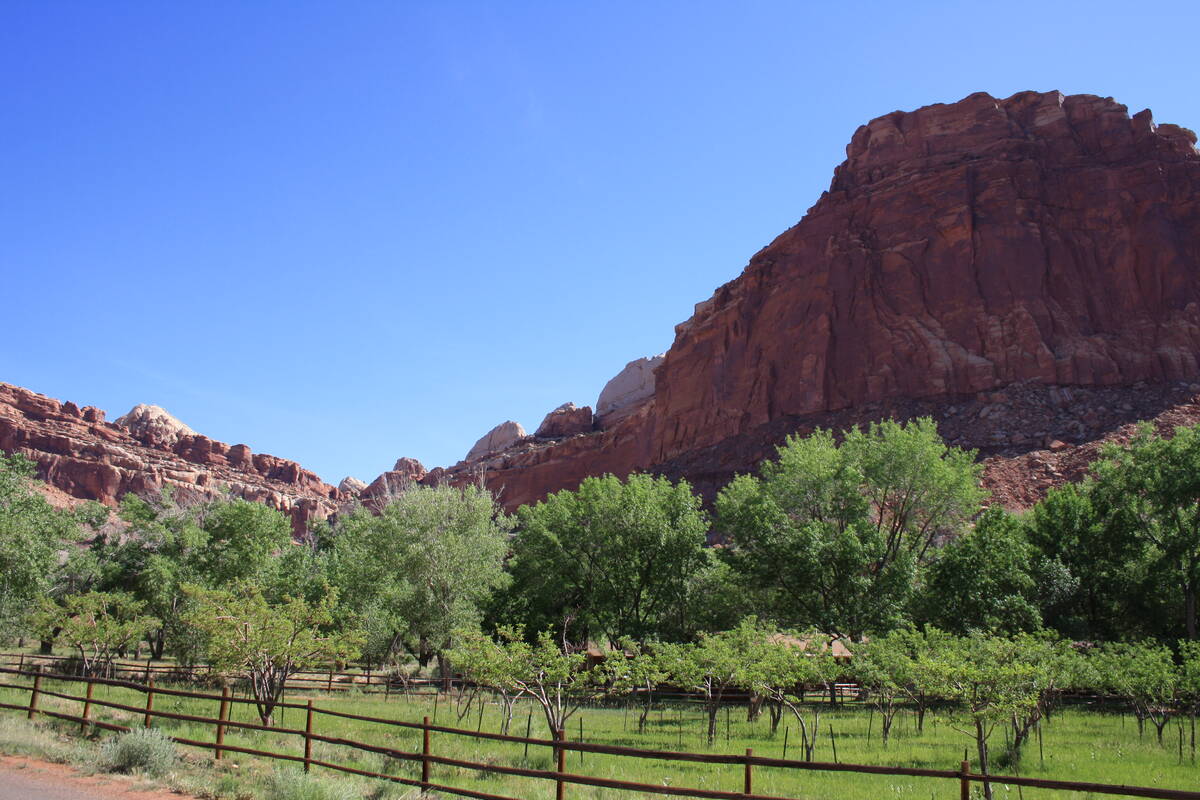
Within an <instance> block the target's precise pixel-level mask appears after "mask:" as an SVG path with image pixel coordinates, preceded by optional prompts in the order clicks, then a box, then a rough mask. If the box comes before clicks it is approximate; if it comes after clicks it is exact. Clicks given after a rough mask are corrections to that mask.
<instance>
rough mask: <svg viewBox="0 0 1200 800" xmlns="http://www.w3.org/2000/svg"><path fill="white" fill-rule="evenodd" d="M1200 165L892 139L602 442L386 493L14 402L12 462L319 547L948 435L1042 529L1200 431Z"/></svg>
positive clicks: (1035, 140) (602, 419) (896, 132)
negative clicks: (169, 497) (398, 518)
mask: <svg viewBox="0 0 1200 800" xmlns="http://www.w3.org/2000/svg"><path fill="white" fill-rule="evenodd" d="M1195 143H1196V136H1195V134H1193V133H1192V132H1191V131H1189V130H1187V129H1186V128H1181V127H1179V126H1176V125H1167V124H1162V125H1155V124H1154V122H1153V121H1152V119H1151V115H1150V112H1149V111H1142V112H1140V113H1137V114H1134V115H1132V116H1131V115H1130V114H1129V113H1128V110H1127V109H1126V108H1125V106H1122V105H1120V104H1119V103H1117V102H1115V101H1114V100H1112V99H1111V98H1100V97H1095V96H1091V95H1073V96H1063V95H1062V94H1060V93H1058V92H1048V93H1038V92H1022V93H1020V94H1016V95H1014V96H1012V97H1009V98H1007V99H1003V100H999V99H996V98H993V97H991V96H990V95H987V94H983V93H979V94H974V95H971V96H970V97H967V98H965V99H963V100H961V101H959V102H957V103H951V104H939V105H932V106H927V107H925V108H921V109H918V110H916V111H912V112H894V113H891V114H888V115H886V116H883V117H879V118H878V119H875V120H872V121H871V122H869V123H868V124H866V125H864V126H862V127H861V128H859V129H858V130H857V131H856V132H855V133H854V136H853V137H852V139H851V141H850V144H849V146H848V147H847V148H846V155H847V157H846V160H845V161H844V162H843V163H842V164H841V165H840V166H838V167H837V168H836V170H835V172H834V177H833V182H832V184H831V186H830V188H829V190H828V191H827V192H825V193H824V194H823V195H822V196H821V197H820V199H819V200H818V201H817V203H816V204H815V205H814V206H813V207H812V208H811V209H809V211H808V213H807V214H806V215H805V216H804V218H803V219H801V220H800V222H799V223H797V224H796V225H795V226H793V227H792V228H790V229H788V230H787V231H785V232H784V233H783V234H781V235H780V236H779V237H778V238H777V239H775V241H773V242H772V243H771V244H770V245H768V246H767V247H765V248H763V249H762V250H761V251H759V252H758V253H757V254H755V256H754V257H753V258H752V259H751V260H750V263H749V265H748V266H746V268H745V269H744V270H743V272H742V274H741V275H740V276H738V277H737V278H735V279H734V280H732V281H730V282H729V283H727V284H725V285H724V286H722V287H720V288H719V289H717V291H716V292H715V294H714V295H713V296H712V297H711V298H710V299H708V300H706V301H704V302H702V303H700V304H699V305H697V306H696V310H695V313H694V314H693V316H692V317H691V318H690V319H689V320H687V321H685V322H683V323H681V324H680V325H677V326H676V328H675V340H674V343H673V344H672V346H671V348H670V349H669V350H668V351H667V352H666V353H665V354H664V355H663V356H661V357H657V356H656V357H655V358H653V359H642V360H639V361H636V362H631V364H630V366H629V367H627V368H626V370H625V371H623V372H622V375H621V376H618V378H619V379H620V380H617V379H614V383H613V384H612V385H611V386H610V387H606V393H604V394H603V395H602V399H603V400H604V403H598V404H597V414H596V415H595V418H594V419H593V420H592V422H591V425H590V426H589V425H588V424H587V423H586V419H587V418H588V417H589V416H590V415H591V412H590V410H588V412H587V414H582V413H580V415H579V416H578V418H572V419H571V420H570V424H564V425H562V426H558V425H549V426H548V427H543V428H540V429H539V432H538V434H535V435H534V436H524V435H521V436H513V437H509V438H508V440H506V441H505V442H504V445H503V447H501V448H500V449H499V451H498V452H496V451H493V452H488V453H486V454H483V455H477V457H475V458H471V459H469V460H465V461H462V462H459V463H458V464H456V465H453V466H451V467H448V468H445V469H443V468H437V469H434V470H432V471H430V472H428V473H426V472H425V470H424V468H423V467H421V466H420V465H419V464H417V463H416V462H411V460H402V462H403V463H401V464H398V465H397V468H396V469H395V470H392V471H391V472H389V473H384V475H383V476H380V478H379V479H376V481H375V482H374V483H373V484H372V487H374V488H373V489H372V488H370V487H369V488H368V489H367V490H362V489H360V488H358V483H360V482H354V483H344V484H343V489H341V490H339V489H335V488H333V487H331V486H327V485H325V484H323V483H321V481H320V480H318V479H317V478H316V476H315V475H313V474H312V473H310V472H306V471H304V470H302V469H300V467H299V466H298V465H296V464H294V463H292V462H287V461H283V460H281V459H275V458H274V457H272V456H260V455H254V456H250V454H249V452H248V450H246V451H244V452H243V451H241V450H238V448H240V447H243V446H234V447H232V448H231V447H227V446H226V445H222V444H220V443H216V442H211V441H210V440H207V439H205V438H204V437H201V436H196V435H187V434H184V435H182V436H181V438H179V439H178V441H177V442H175V443H174V444H173V445H170V446H169V447H167V449H164V447H166V446H165V445H164V444H163V443H162V442H161V441H159V440H155V441H152V442H146V441H141V440H139V439H137V438H136V436H135V435H134V434H131V432H130V431H129V430H127V429H125V428H121V427H119V426H112V425H109V424H106V423H103V421H102V420H101V421H96V420H94V419H93V420H89V419H88V418H87V417H88V415H89V414H91V415H92V416H95V413H96V412H94V410H91V411H89V410H88V409H83V410H80V409H77V408H75V407H74V406H73V405H72V404H70V403H67V404H62V405H60V404H58V403H57V402H56V401H52V400H49V399H48V398H43V397H41V396H40V395H34V394H32V393H30V392H25V391H24V390H20V389H17V388H16V387H9V386H3V385H0V448H2V449H5V450H13V449H16V450H20V451H22V452H25V453H26V454H28V455H30V456H31V457H34V458H35V460H37V461H38V463H39V466H40V468H41V471H42V475H43V477H45V478H46V480H47V481H48V482H49V483H50V484H52V485H53V486H56V487H58V488H59V489H62V490H64V491H65V492H67V493H68V494H70V495H72V496H75V497H88V498H95V499H100V500H102V501H105V502H111V500H112V498H114V497H115V496H117V495H118V494H119V493H121V492H123V491H130V490H133V491H140V490H145V489H149V488H154V487H155V486H158V485H161V484H162V483H175V484H177V485H180V486H186V487H188V488H189V491H197V492H200V493H206V492H211V491H213V489H212V487H213V486H215V485H216V484H219V483H226V484H229V485H230V486H231V487H236V489H235V490H236V491H238V492H241V493H244V494H246V496H252V497H253V498H254V499H262V500H264V501H265V502H268V503H270V504H272V505H275V506H276V507H279V508H282V509H284V510H286V511H288V512H289V513H291V514H292V516H293V519H294V520H296V521H297V524H298V525H300V524H302V523H303V521H304V520H306V519H308V518H310V517H313V516H324V515H327V514H329V513H332V512H333V511H335V510H336V508H337V507H338V505H339V504H340V503H344V502H347V501H349V500H351V499H354V498H355V497H357V496H359V494H361V495H362V496H363V499H369V498H371V497H376V498H377V497H380V496H383V495H386V493H387V492H390V491H393V490H394V487H395V486H396V485H403V484H404V483H406V482H413V481H419V482H422V483H435V482H439V481H450V482H453V483H461V482H465V481H469V480H478V479H479V478H480V476H482V478H483V480H484V481H485V482H486V484H487V485H488V487H489V488H491V489H492V490H493V491H495V492H497V493H499V495H500V498H501V501H502V502H503V504H504V505H505V506H506V507H507V508H509V509H513V508H515V507H516V506H518V505H520V504H522V503H528V502H534V501H537V500H539V499H540V498H542V497H544V496H545V494H546V493H548V492H551V491H556V490H558V489H562V488H573V487H574V486H576V485H577V484H578V482H579V481H580V480H582V479H583V478H584V477H586V476H588V475H597V474H602V473H605V472H612V473H616V474H618V475H625V474H628V473H629V472H632V471H635V470H645V471H653V472H658V473H662V474H665V475H668V476H671V477H687V478H688V479H689V480H691V481H692V482H693V484H694V485H696V486H697V487H698V488H699V489H700V490H701V491H702V492H703V493H704V494H705V495H706V496H708V497H710V498H711V496H712V495H713V493H714V492H715V491H716V489H718V488H719V487H720V486H721V485H722V484H723V483H725V482H726V481H728V480H729V479H730V478H731V477H732V476H733V475H734V474H735V473H738V472H747V471H752V470H753V469H754V468H755V467H756V466H757V464H758V463H759V462H760V461H761V460H762V459H763V458H765V457H768V456H770V455H771V454H772V453H773V451H774V447H775V445H777V444H778V443H780V442H781V441H782V440H783V438H784V437H786V436H787V435H788V434H791V433H796V432H799V433H803V432H807V431H810V430H812V428H814V427H816V426H822V427H833V428H835V429H841V428H845V427H848V426H850V425H854V424H863V423H865V422H869V421H871V420H878V419H881V418H887V417H893V418H898V419H906V418H911V417H913V416H918V415H930V416H933V417H934V418H935V419H937V420H938V423H939V426H940V429H941V431H942V433H943V435H944V436H945V437H946V438H947V439H948V440H949V441H951V442H952V443H953V444H956V445H959V446H963V447H971V448H978V449H980V451H981V457H982V458H983V459H984V464H985V483H986V484H987V485H988V487H989V488H991V489H992V490H993V492H994V495H995V497H996V500H997V501H998V502H1001V503H1003V504H1004V505H1007V506H1009V507H1013V508H1021V507H1025V506H1028V505H1029V504H1030V503H1032V502H1035V501H1036V500H1037V499H1038V498H1039V497H1040V496H1041V495H1042V493H1044V491H1045V488H1046V487H1048V486H1050V485H1054V484H1057V483H1061V482H1063V481H1065V480H1070V479H1075V478H1078V477H1079V476H1080V475H1081V474H1082V473H1083V471H1084V470H1085V469H1086V465H1087V463H1088V461H1089V460H1090V459H1091V458H1094V457H1095V455H1096V452H1097V451H1098V448H1099V446H1100V443H1101V442H1103V441H1108V440H1121V439H1124V438H1127V437H1128V436H1129V435H1130V433H1131V431H1132V427H1131V423H1132V422H1134V421H1136V420H1139V419H1150V420H1153V421H1154V422H1155V424H1156V425H1157V426H1158V427H1159V428H1160V429H1161V430H1164V431H1169V430H1170V429H1171V428H1172V427H1173V426H1175V425H1179V424H1189V423H1194V422H1198V421H1200V362H1198V359H1197V354H1198V353H1200V153H1198V152H1197V150H1196V148H1195ZM618 384H619V385H618ZM627 384H629V385H627ZM616 397H619V398H622V400H621V403H623V404H622V405H621V406H620V408H619V409H614V408H612V407H611V406H610V405H609V404H611V403H612V402H613V398H616ZM68 409H69V410H68ZM580 411H582V410H580ZM614 411H616V412H617V413H614ZM550 419H551V417H548V418H547V420H548V421H549V420H550ZM562 421H563V422H564V423H566V422H567V420H565V419H564V420H562ZM544 426H545V423H544ZM158 427H161V426H158ZM485 449H490V448H485ZM235 450H238V452H237V453H235V452H234V451H235ZM410 462H411V463H410Z"/></svg>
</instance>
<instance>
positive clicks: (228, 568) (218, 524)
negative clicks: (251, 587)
mask: <svg viewBox="0 0 1200 800" xmlns="http://www.w3.org/2000/svg"><path fill="white" fill-rule="evenodd" d="M200 527H201V528H203V530H204V532H205V533H206V534H207V535H208V540H207V541H206V542H204V546H203V548H202V549H201V551H200V572H201V574H202V575H203V576H204V579H205V582H206V583H207V584H208V585H209V586H233V585H234V584H236V583H238V582H241V581H246V580H250V581H261V580H262V578H263V577H264V576H265V574H266V573H267V572H268V571H269V570H270V569H271V568H272V565H273V557H274V556H276V555H278V554H279V552H280V551H282V550H283V549H284V548H286V547H290V546H291V542H292V526H291V522H290V521H289V520H288V518H287V517H286V516H285V515H284V514H283V513H282V512H280V511H277V510H276V509H274V508H271V507H270V506H266V505H263V504H262V503H254V502H251V501H249V500H243V499H241V498H236V499H229V500H218V501H216V502H215V503H212V504H211V505H209V506H207V507H204V508H203V509H202V512H201V517H200Z"/></svg>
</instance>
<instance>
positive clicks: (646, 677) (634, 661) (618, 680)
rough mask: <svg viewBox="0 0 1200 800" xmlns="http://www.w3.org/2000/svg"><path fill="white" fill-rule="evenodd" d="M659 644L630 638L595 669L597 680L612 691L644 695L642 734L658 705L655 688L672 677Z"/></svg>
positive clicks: (641, 717) (639, 715) (641, 719)
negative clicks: (654, 708) (656, 703)
mask: <svg viewBox="0 0 1200 800" xmlns="http://www.w3.org/2000/svg"><path fill="white" fill-rule="evenodd" d="M659 647H661V645H659V643H658V642H653V641H651V642H636V641H634V640H633V639H629V638H626V639H623V640H621V642H620V644H619V646H618V647H617V648H616V649H615V650H612V651H610V652H609V653H608V655H607V657H606V658H605V659H604V662H603V663H602V664H600V666H598V667H596V668H595V671H596V679H597V680H598V681H600V682H602V683H604V684H605V685H606V686H607V687H608V691H609V692H610V693H613V694H626V693H629V694H633V695H635V696H636V695H637V694H639V693H640V694H641V695H642V704H641V713H640V714H638V733H644V732H645V730H646V720H647V719H649V718H650V711H651V710H652V709H653V707H654V690H655V689H657V688H658V686H659V684H661V683H663V682H664V681H666V680H667V679H668V678H669V677H670V674H669V673H668V672H667V669H666V667H665V666H664V664H663V659H662V657H661V656H660V655H659V653H658V652H657V649H658V648H659Z"/></svg>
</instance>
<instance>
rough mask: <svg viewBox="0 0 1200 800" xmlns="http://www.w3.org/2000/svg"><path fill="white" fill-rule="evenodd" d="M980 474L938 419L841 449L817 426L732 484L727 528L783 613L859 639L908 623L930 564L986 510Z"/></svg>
mask: <svg viewBox="0 0 1200 800" xmlns="http://www.w3.org/2000/svg"><path fill="white" fill-rule="evenodd" d="M979 469H980V468H979V466H978V465H976V464H975V463H974V453H973V452H968V451H963V450H959V449H958V448H952V447H947V446H946V445H945V443H944V442H943V441H942V439H941V437H939V436H938V433H937V428H936V426H935V425H934V423H933V421H932V420H930V419H927V418H926V419H920V420H914V421H911V422H909V423H906V424H904V425H901V424H899V423H896V422H892V421H887V422H883V423H879V424H873V425H871V426H870V427H869V428H868V429H867V430H865V431H864V430H860V429H853V430H851V431H848V432H847V433H846V434H845V437H844V439H843V441H842V443H841V444H840V445H839V444H838V442H837V441H836V439H835V438H834V436H833V434H832V432H830V431H826V430H821V429H817V430H816V431H814V432H813V433H812V434H811V435H810V436H807V437H800V436H792V437H789V438H788V439H787V440H786V442H785V443H784V444H783V445H782V446H781V447H779V448H778V450H777V457H776V458H775V459H774V460H768V461H764V462H763V464H762V468H761V477H754V476H749V475H742V476H738V477H737V478H735V479H734V481H733V482H732V483H730V484H729V485H728V486H726V487H725V488H724V489H723V490H722V491H721V493H720V494H719V495H718V497H717V528H718V530H719V531H720V532H722V533H724V534H725V535H726V536H728V538H729V539H730V541H731V543H732V545H733V546H732V548H731V549H730V550H729V551H728V553H729V557H730V563H731V564H732V565H733V566H734V568H735V569H736V570H737V571H738V572H739V573H741V575H742V576H743V578H744V580H745V582H746V583H747V584H750V585H756V586H761V587H764V588H768V589H769V590H770V591H771V593H772V595H773V597H772V603H771V609H770V610H771V611H772V613H773V614H774V615H775V616H776V617H778V618H779V619H780V620H782V621H783V622H785V623H788V624H797V625H815V626H816V627H818V628H819V629H821V630H823V631H826V632H830V633H842V634H847V635H850V636H851V637H853V638H858V637H859V636H860V635H861V634H863V633H864V632H867V631H871V630H887V629H889V628H892V627H894V626H895V625H896V624H897V623H899V622H900V621H902V620H903V619H904V617H905V615H906V614H907V611H908V606H909V600H910V598H911V594H912V587H913V586H914V585H915V583H916V574H917V570H918V567H919V566H920V565H921V564H923V563H924V562H925V561H926V560H927V558H928V556H929V554H930V551H931V550H932V548H933V547H934V546H935V544H936V543H937V542H938V541H940V540H941V539H944V538H947V537H950V536H952V535H954V534H957V533H959V532H961V531H962V530H964V529H965V526H966V524H967V523H968V521H969V520H970V519H971V518H972V516H973V515H974V514H975V513H976V512H977V511H978V510H979V506H980V503H981V501H982V499H983V497H984V493H983V491H982V490H981V489H980V488H979V485H978V484H979Z"/></svg>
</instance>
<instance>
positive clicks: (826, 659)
mask: <svg viewBox="0 0 1200 800" xmlns="http://www.w3.org/2000/svg"><path fill="white" fill-rule="evenodd" d="M751 622H753V621H751ZM746 626H747V623H743V629H744V630H745V631H746V632H745V633H744V634H742V636H741V637H740V639H741V641H740V642H739V643H738V646H739V648H740V650H741V652H742V653H743V667H742V673H741V675H740V676H739V680H740V684H741V685H742V686H743V687H745V688H748V689H749V690H750V691H752V692H754V693H756V694H759V695H761V696H763V697H765V698H766V699H767V700H768V701H770V702H771V703H773V704H775V705H776V706H777V707H779V708H786V709H787V710H788V711H790V712H791V713H792V716H793V717H794V718H795V720H796V723H797V725H798V726H799V728H800V745H801V747H802V749H803V751H804V758H805V760H806V761H811V760H812V758H813V752H814V750H815V749H816V746H817V735H818V734H819V732H820V728H821V707H820V704H814V705H812V706H811V707H810V709H809V714H808V717H807V718H806V716H805V710H804V707H803V704H804V693H805V690H806V689H810V688H816V689H818V690H820V691H821V693H822V694H825V693H826V692H827V691H828V690H829V689H830V687H831V686H832V684H833V681H834V680H835V679H836V677H837V674H838V672H839V671H840V667H839V666H838V665H837V663H836V662H835V660H834V658H833V650H832V644H833V642H832V640H831V639H830V637H829V636H827V635H825V634H822V633H821V632H819V631H816V630H809V631H806V632H803V633H797V632H788V631H775V630H773V629H771V628H769V627H766V626H762V625H752V627H750V628H746ZM750 631H753V633H751V632H750ZM774 724H777V723H774ZM774 724H773V725H772V732H773V731H774Z"/></svg>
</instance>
